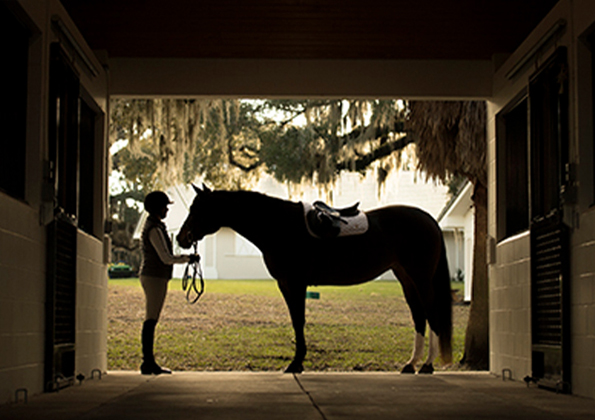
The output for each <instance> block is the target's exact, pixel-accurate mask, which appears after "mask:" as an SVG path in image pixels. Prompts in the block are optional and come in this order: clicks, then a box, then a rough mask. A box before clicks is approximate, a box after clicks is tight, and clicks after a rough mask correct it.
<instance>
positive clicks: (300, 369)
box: [285, 363, 304, 373]
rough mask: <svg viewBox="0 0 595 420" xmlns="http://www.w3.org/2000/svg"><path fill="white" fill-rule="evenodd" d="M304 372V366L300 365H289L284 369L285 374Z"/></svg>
mask: <svg viewBox="0 0 595 420" xmlns="http://www.w3.org/2000/svg"><path fill="white" fill-rule="evenodd" d="M303 371H304V366H303V365H302V364H301V363H291V364H290V365H289V366H287V369H285V373H302V372H303Z"/></svg>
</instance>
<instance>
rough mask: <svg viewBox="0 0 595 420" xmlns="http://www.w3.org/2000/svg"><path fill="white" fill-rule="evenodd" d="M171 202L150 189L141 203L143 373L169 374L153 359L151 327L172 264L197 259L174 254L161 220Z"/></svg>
mask: <svg viewBox="0 0 595 420" xmlns="http://www.w3.org/2000/svg"><path fill="white" fill-rule="evenodd" d="M169 204H172V201H170V199H169V197H168V196H167V194H165V193H164V192H162V191H153V192H151V193H149V194H147V196H146V197H145V201H144V206H145V210H146V211H147V213H149V217H147V220H146V222H145V224H144V226H143V231H142V236H141V245H142V254H143V260H142V264H141V269H140V282H141V285H142V286H143V290H144V292H145V301H146V312H145V321H144V323H143V328H142V336H141V343H142V352H143V363H142V364H141V367H140V370H141V373H142V374H143V375H150V374H154V375H159V374H162V373H171V370H169V369H166V368H162V367H161V366H159V365H158V364H157V363H156V362H155V358H154V356H153V343H154V340H155V326H156V325H157V321H158V320H159V315H160V314H161V309H162V308H163V302H164V301H165V296H166V294H167V285H168V282H169V280H170V279H171V277H172V273H173V264H183V263H188V262H197V261H198V260H199V259H200V256H199V255H174V254H173V247H172V242H171V239H170V238H169V236H168V234H167V229H166V227H165V224H164V223H163V221H162V220H163V219H165V217H167V212H168V210H169V209H168V208H167V206H168V205H169Z"/></svg>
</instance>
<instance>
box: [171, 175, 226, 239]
mask: <svg viewBox="0 0 595 420" xmlns="http://www.w3.org/2000/svg"><path fill="white" fill-rule="evenodd" d="M192 187H193V188H194V191H196V197H195V198H194V201H193V202H192V205H191V206H190V213H189V214H188V217H186V220H185V221H184V224H183V225H182V228H181V229H180V232H179V233H178V236H177V240H178V243H179V244H180V246H181V247H182V248H190V247H191V246H192V244H193V243H194V242H195V241H200V240H201V239H202V238H204V237H205V235H209V234H211V233H215V232H217V231H218V230H219V229H220V228H221V224H220V223H219V217H218V216H219V214H218V212H217V210H216V208H215V206H214V205H213V197H212V196H213V192H212V191H211V190H210V189H208V188H207V187H206V186H205V185H204V184H203V188H202V189H200V188H198V187H197V186H195V185H192Z"/></svg>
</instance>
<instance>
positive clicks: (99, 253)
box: [75, 232, 107, 378]
mask: <svg viewBox="0 0 595 420" xmlns="http://www.w3.org/2000/svg"><path fill="white" fill-rule="evenodd" d="M77 253H78V256H77V283H76V300H77V307H76V355H75V357H76V359H75V372H76V374H78V373H82V374H83V375H85V377H87V378H89V377H90V376H91V373H92V371H93V370H95V369H99V370H100V371H101V372H105V371H106V370H107V270H106V267H105V264H103V242H101V241H100V240H98V239H97V238H95V237H93V236H91V235H87V234H85V233H82V232H79V233H78V236H77Z"/></svg>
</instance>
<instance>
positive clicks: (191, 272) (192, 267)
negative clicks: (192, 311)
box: [182, 242, 205, 304]
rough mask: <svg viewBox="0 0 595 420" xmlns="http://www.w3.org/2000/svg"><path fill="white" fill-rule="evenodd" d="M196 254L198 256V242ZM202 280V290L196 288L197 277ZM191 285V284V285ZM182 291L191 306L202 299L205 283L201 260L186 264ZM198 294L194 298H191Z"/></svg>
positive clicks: (195, 244)
mask: <svg viewBox="0 0 595 420" xmlns="http://www.w3.org/2000/svg"><path fill="white" fill-rule="evenodd" d="M193 247H194V254H195V255H198V249H197V248H198V242H194V244H193ZM197 275H198V278H199V279H200V290H199V289H198V288H197V287H196V277H197ZM189 283H190V284H189ZM182 290H183V291H184V292H186V300H187V301H188V302H189V303H190V304H194V303H196V302H197V301H198V299H200V297H201V296H202V294H203V293H204V291H205V281H204V279H203V275H202V268H201V266H200V259H199V260H198V261H195V262H189V263H188V264H186V269H185V270H184V276H183V277H182ZM193 292H194V293H195V294H196V296H195V297H194V298H191V297H190V296H191V295H192V294H193Z"/></svg>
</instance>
